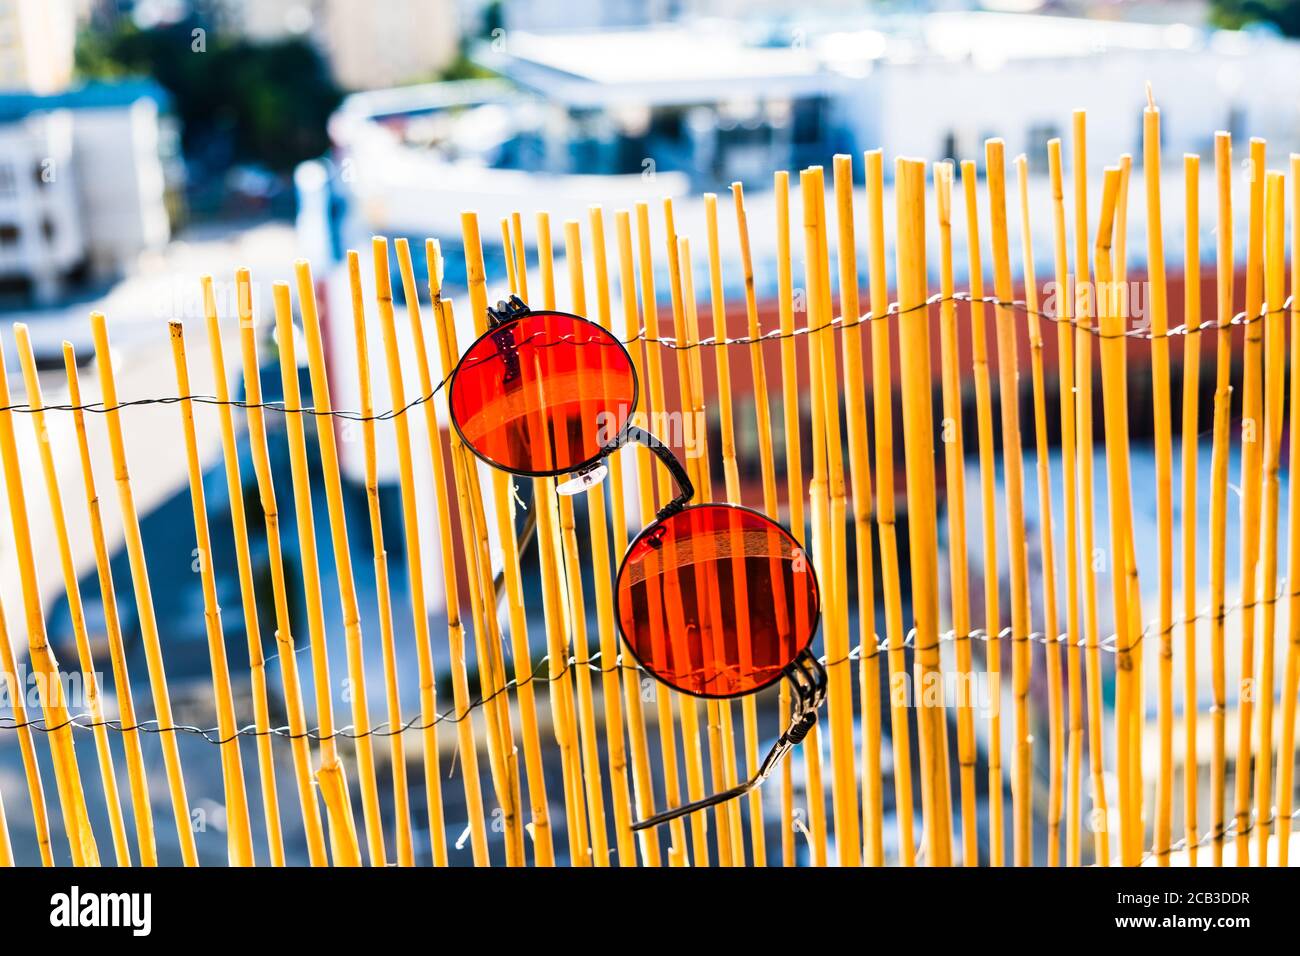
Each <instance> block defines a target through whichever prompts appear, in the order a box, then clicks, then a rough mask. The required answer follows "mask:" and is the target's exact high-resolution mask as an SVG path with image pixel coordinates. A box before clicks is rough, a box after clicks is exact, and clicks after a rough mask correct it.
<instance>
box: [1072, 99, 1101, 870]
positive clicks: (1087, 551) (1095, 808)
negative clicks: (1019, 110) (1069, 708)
mask: <svg viewBox="0 0 1300 956" xmlns="http://www.w3.org/2000/svg"><path fill="white" fill-rule="evenodd" d="M1071 145H1072V152H1073V159H1074V162H1073V166H1074V168H1073V170H1072V172H1073V179H1074V268H1075V292H1074V301H1075V309H1074V315H1075V322H1076V327H1075V339H1074V344H1075V352H1074V359H1075V373H1074V385H1075V388H1076V389H1077V394H1076V400H1075V414H1076V422H1077V429H1076V432H1077V436H1078V441H1079V515H1080V517H1081V518H1082V523H1083V535H1082V544H1083V559H1084V560H1083V590H1084V635H1085V636H1084V641H1085V646H1086V664H1085V668H1086V671H1087V681H1088V769H1089V774H1090V776H1091V779H1092V812H1091V814H1090V815H1089V821H1088V822H1089V828H1090V829H1091V830H1092V833H1093V859H1094V862H1096V863H1097V864H1099V865H1101V866H1109V865H1110V807H1109V802H1108V801H1107V799H1106V767H1105V752H1106V751H1105V743H1104V738H1103V736H1102V725H1103V722H1104V714H1103V711H1102V686H1101V683H1102V674H1101V645H1100V634H1099V631H1100V624H1099V622H1098V608H1097V573H1098V570H1099V568H1098V562H1099V560H1100V559H1101V557H1102V553H1101V552H1100V551H1099V550H1098V548H1097V535H1096V525H1095V523H1094V522H1095V520H1096V509H1095V507H1094V503H1093V493H1094V487H1095V486H1094V483H1093V467H1094V458H1095V452H1094V443H1093V414H1092V406H1093V399H1092V364H1093V363H1092V355H1093V336H1094V335H1095V334H1096V333H1095V329H1094V326H1093V323H1092V319H1093V310H1094V308H1095V302H1094V298H1095V297H1094V296H1093V295H1092V285H1091V282H1090V279H1089V276H1090V275H1091V272H1092V270H1091V268H1090V266H1089V260H1090V252H1089V248H1090V243H1091V237H1090V236H1089V235H1088V163H1087V155H1088V143H1087V116H1086V114H1085V113H1084V111H1083V110H1075V112H1074V136H1073V140H1072V143H1071Z"/></svg>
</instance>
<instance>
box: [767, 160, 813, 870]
mask: <svg viewBox="0 0 1300 956" xmlns="http://www.w3.org/2000/svg"><path fill="white" fill-rule="evenodd" d="M774 184H775V191H776V244H777V254H776V268H777V309H778V312H779V317H780V322H781V396H782V410H783V412H784V416H783V418H782V424H783V434H782V444H783V446H784V452H785V462H786V467H785V472H786V498H787V500H788V501H789V503H790V504H789V507H790V532H791V534H793V535H794V537H795V540H797V541H798V542H799V545H800V547H802V546H803V545H804V543H805V536H806V534H807V531H806V528H805V525H804V508H803V496H804V484H803V457H802V449H801V447H800V445H801V443H800V437H799V362H798V352H797V350H796V349H795V341H794V278H793V260H792V259H791V257H790V174H789V173H787V172H784V171H782V172H778V173H776V176H775V180H774ZM786 683H787V682H786V681H782V682H781V689H780V692H779V693H780V696H779V698H778V701H777V708H778V709H777V716H778V719H779V720H780V721H781V723H782V725H784V724H786V723H787V722H788V721H789V719H790V707H791V701H790V690H789V688H788V687H786ZM794 834H795V808H794V775H793V768H792V767H791V765H790V761H788V760H787V761H784V762H783V763H782V767H781V864H782V865H783V866H794V863H795V856H794V854H795V843H794Z"/></svg>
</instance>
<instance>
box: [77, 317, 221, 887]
mask: <svg viewBox="0 0 1300 956" xmlns="http://www.w3.org/2000/svg"><path fill="white" fill-rule="evenodd" d="M90 329H91V334H92V336H93V337H94V341H95V364H96V367H97V368H98V371H99V388H100V396H101V399H102V402H103V405H104V408H105V409H106V411H105V413H104V424H105V425H106V426H107V427H108V442H109V451H110V452H111V453H112V458H113V479H114V483H115V484H116V486H117V502H118V507H119V509H120V511H121V514H122V528H123V532H124V534H125V536H126V553H127V557H128V558H129V559H130V562H131V584H132V589H133V590H134V592H135V604H136V610H137V611H138V613H139V615H140V635H141V642H142V643H143V644H144V653H145V664H146V666H147V669H148V673H149V688H150V691H151V692H152V695H153V707H154V717H155V719H156V720H157V721H158V729H159V731H160V734H159V738H160V743H161V744H162V752H163V763H164V765H165V767H166V770H167V789H168V793H169V795H170V797H171V804H172V814H173V815H174V816H175V819H176V836H177V839H178V841H179V842H180V849H181V860H182V862H183V863H184V864H185V865H186V866H198V864H199V857H198V850H197V849H196V847H195V844H194V828H193V826H192V823H191V820H190V807H189V800H188V799H187V798H186V796H185V778H184V776H183V775H182V773H181V755H180V748H179V746H178V744H177V741H176V733H175V726H176V724H175V721H173V719H172V703H171V692H170V691H169V689H168V687H167V671H166V668H165V667H164V666H163V658H162V645H161V642H160V640H159V637H158V618H157V616H156V615H155V613H154V607H153V593H152V591H151V590H150V588H149V568H148V565H147V564H146V563H145V558H144V540H143V538H142V537H141V535H140V519H139V516H138V515H137V514H136V508H135V493H134V491H133V490H132V489H131V475H130V472H129V470H128V468H127V461H126V444H125V442H124V441H123V439H122V421H121V410H120V406H119V405H118V401H117V382H116V379H115V377H114V375H113V353H112V349H111V348H110V346H109V342H108V326H107V324H106V322H105V321H104V316H103V314H102V313H100V312H92V313H90Z"/></svg>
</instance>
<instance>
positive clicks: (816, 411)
mask: <svg viewBox="0 0 1300 956" xmlns="http://www.w3.org/2000/svg"><path fill="white" fill-rule="evenodd" d="M819 171H820V170H819ZM812 172H813V170H812V169H805V170H803V171H801V172H800V174H799V193H800V200H801V205H802V207H803V233H804V283H805V286H806V288H805V301H806V304H807V317H808V327H809V328H811V327H812V326H813V325H814V324H816V323H817V322H818V321H819V317H820V316H822V315H823V310H822V309H821V306H820V301H821V295H822V293H821V290H820V289H819V288H818V283H819V282H820V281H821V278H822V277H821V270H820V269H818V268H817V266H816V259H815V255H816V253H815V248H816V247H815V244H816V241H817V240H816V232H815V229H816V226H815V219H814V218H813V217H814V215H815V214H814V213H813V211H812V210H813V208H814V204H815V203H816V202H817V200H818V198H819V197H818V195H817V193H816V189H815V186H814V184H813V182H812ZM826 311H827V314H826V316H825V319H821V321H829V318H830V316H829V310H826ZM820 346H821V343H820V341H819V340H817V339H816V338H814V337H813V336H812V335H809V336H808V355H807V358H808V385H809V390H810V392H811V396H810V397H811V400H812V480H811V481H810V482H809V483H808V507H809V512H810V514H811V518H812V520H811V522H810V525H811V533H812V559H813V563H814V565H815V566H816V567H820V568H821V569H822V571H821V576H822V577H825V578H827V579H828V580H827V584H826V585H825V586H823V589H822V590H823V597H822V603H823V605H830V607H831V608H832V614H833V613H834V611H833V608H834V606H835V602H836V600H837V598H836V593H835V578H833V577H830V576H829V575H827V574H826V571H827V565H828V564H829V563H830V562H831V561H833V560H834V558H833V555H832V554H831V553H830V542H829V540H828V539H829V538H830V501H829V498H830V495H829V489H828V484H827V475H826V445H827V437H826V406H825V404H824V402H823V400H822V398H821V396H822V393H823V391H824V390H826V389H829V388H831V387H832V386H831V385H830V383H829V382H826V381H825V378H824V369H823V365H822V361H821V355H820V352H821V348H820ZM824 619H825V613H824V609H823V620H824ZM803 749H804V760H805V771H806V774H807V779H806V780H805V784H804V790H805V791H806V794H805V796H806V799H807V801H808V831H809V835H810V838H811V845H812V856H813V865H814V866H825V865H826V862H827V833H826V795H825V789H824V787H823V786H822V770H821V756H822V748H821V738H820V736H818V737H817V738H816V739H813V737H811V736H810V737H809V738H808V740H807V741H806V742H805V744H804V748H803Z"/></svg>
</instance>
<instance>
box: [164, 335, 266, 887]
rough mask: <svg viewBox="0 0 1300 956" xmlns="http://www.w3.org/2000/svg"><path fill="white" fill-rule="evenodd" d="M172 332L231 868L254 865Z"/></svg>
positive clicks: (183, 370)
mask: <svg viewBox="0 0 1300 956" xmlns="http://www.w3.org/2000/svg"><path fill="white" fill-rule="evenodd" d="M167 328H168V331H169V332H170V334H171V346H172V360H173V362H174V363H175V366H176V387H177V389H178V390H179V394H180V396H181V401H180V403H179V404H180V408H181V427H182V432H183V433H184V436H185V463H186V465H187V466H188V469H189V479H190V504H191V506H192V510H193V512H194V537H195V541H196V542H197V543H198V547H197V548H196V549H195V553H196V561H197V562H198V566H199V577H200V579H201V581H202V587H203V621H204V625H205V629H206V630H207V635H208V659H209V662H210V664H211V666H212V695H213V698H214V701H215V703H216V710H217V732H218V733H219V734H220V735H221V743H220V744H219V747H220V749H221V778H222V782H223V783H224V784H225V795H226V840H227V852H228V853H229V859H230V865H231V866H252V865H253V836H252V831H251V829H250V826H249V819H248V793H247V791H246V788H245V784H244V766H243V759H242V757H241V756H240V752H239V721H238V719H237V718H236V716H235V699H234V695H233V693H232V692H231V688H230V667H229V665H228V664H227V662H226V642H225V632H224V631H223V629H222V626H221V608H220V607H219V606H218V605H217V581H216V569H215V567H214V566H213V562H212V542H211V540H210V538H209V535H208V513H207V505H206V504H205V503H204V496H203V470H202V466H201V465H200V464H199V446H198V439H197V437H196V434H195V430H194V403H193V401H192V400H191V399H190V398H189V397H188V396H189V395H191V394H192V390H191V388H190V373H189V367H188V364H187V360H186V358H185V333H184V330H183V327H182V326H181V323H179V322H169V323H167Z"/></svg>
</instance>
